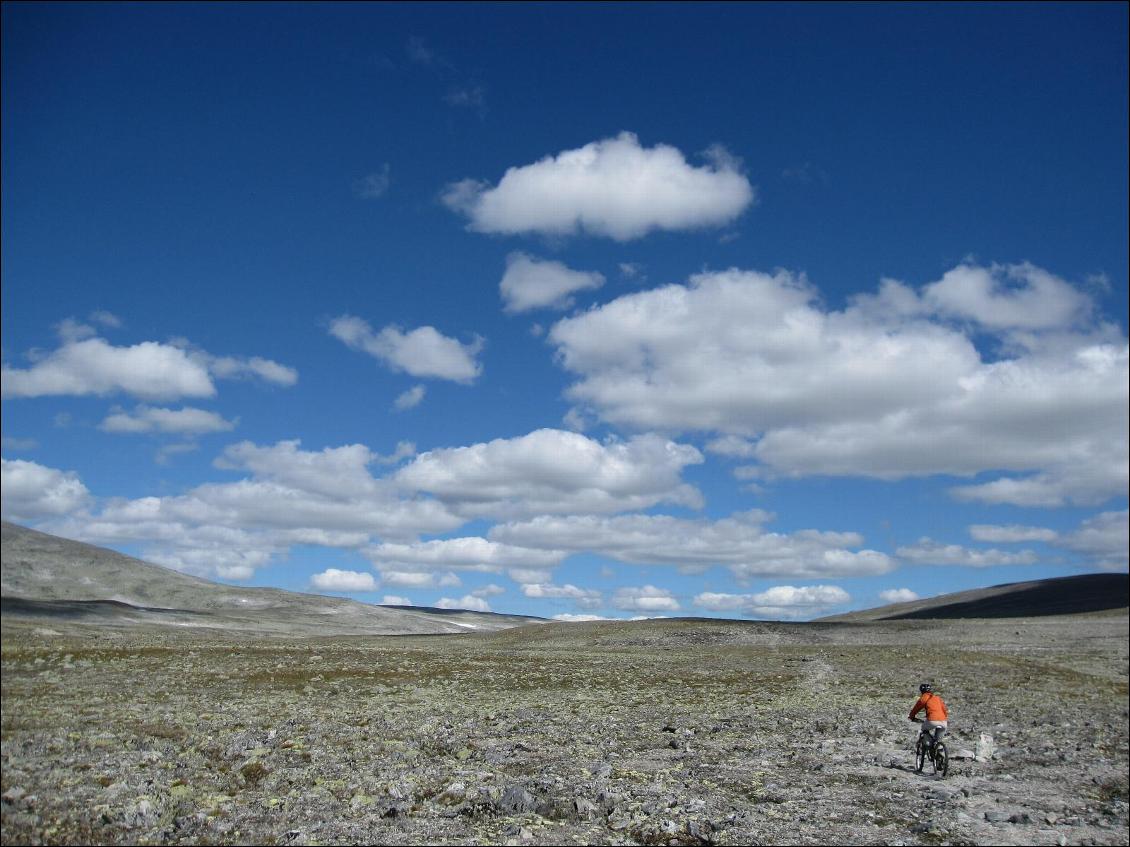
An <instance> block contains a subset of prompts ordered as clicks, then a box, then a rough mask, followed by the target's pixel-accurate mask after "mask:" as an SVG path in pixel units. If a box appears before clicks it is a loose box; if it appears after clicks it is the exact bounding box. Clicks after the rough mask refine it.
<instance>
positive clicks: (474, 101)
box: [443, 82, 486, 113]
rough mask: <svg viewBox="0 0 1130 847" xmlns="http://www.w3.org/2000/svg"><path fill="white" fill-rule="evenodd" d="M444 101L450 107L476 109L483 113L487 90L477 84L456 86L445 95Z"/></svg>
mask: <svg viewBox="0 0 1130 847" xmlns="http://www.w3.org/2000/svg"><path fill="white" fill-rule="evenodd" d="M443 100H444V102H445V103H447V104H448V105H449V106H457V107H459V108H463V109H476V110H478V111H479V112H480V113H482V111H483V108H484V106H485V104H486V89H485V88H483V86H481V85H480V84H479V83H477V82H472V83H469V84H467V85H460V86H456V87H455V88H452V89H451V90H450V91H448V92H447V94H445V95H444V98H443Z"/></svg>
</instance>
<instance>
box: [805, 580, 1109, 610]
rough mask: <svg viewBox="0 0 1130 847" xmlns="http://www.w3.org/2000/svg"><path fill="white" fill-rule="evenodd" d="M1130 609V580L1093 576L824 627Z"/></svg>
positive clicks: (1009, 587)
mask: <svg viewBox="0 0 1130 847" xmlns="http://www.w3.org/2000/svg"><path fill="white" fill-rule="evenodd" d="M1127 606H1130V576H1128V575H1127V574H1124V573H1122V574H1118V573H1091V574H1082V575H1080V576H1061V577H1056V578H1053V579H1038V580H1032V581H1031V582H1010V583H1006V584H1004V585H994V586H992V587H991V588H976V589H973V590H971V591H959V592H957V593H955V594H943V595H941V596H939V597H928V598H925V599H922V600H912V601H910V602H909V603H892V604H891V605H889V606H880V607H878V608H875V609H864V610H863V611H859V612H848V613H847V614H843V615H832V616H830V617H826V618H820V620H821V621H893V620H908V619H914V618H1021V617H1039V616H1042V615H1072V614H1080V613H1083V612H1101V611H1105V610H1107V609H1122V608H1126V607H1127Z"/></svg>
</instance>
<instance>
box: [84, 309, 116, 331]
mask: <svg viewBox="0 0 1130 847" xmlns="http://www.w3.org/2000/svg"><path fill="white" fill-rule="evenodd" d="M88 320H90V321H91V322H92V323H96V324H98V325H99V326H104V327H106V328H108V329H121V327H122V319H121V318H119V317H118V316H117V315H115V314H114V313H113V312H107V311H106V310H105V309H99V310H98V311H96V312H91V313H90V315H89V316H88Z"/></svg>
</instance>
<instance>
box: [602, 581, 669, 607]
mask: <svg viewBox="0 0 1130 847" xmlns="http://www.w3.org/2000/svg"><path fill="white" fill-rule="evenodd" d="M612 605H613V606H615V607H616V608H617V609H621V610H623V611H625V612H649V613H650V612H677V611H679V608H680V607H679V601H678V600H676V599H675V597H674V595H672V594H671V592H670V591H668V590H667V589H666V588H657V587H656V586H654V585H644V586H640V587H638V588H637V587H634V586H626V587H624V588H618V589H616V594H615V596H613V598H612Z"/></svg>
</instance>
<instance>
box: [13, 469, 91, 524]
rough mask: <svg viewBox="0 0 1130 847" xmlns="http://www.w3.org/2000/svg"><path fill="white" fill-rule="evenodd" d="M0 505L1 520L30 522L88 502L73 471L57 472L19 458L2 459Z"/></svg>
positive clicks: (80, 506)
mask: <svg viewBox="0 0 1130 847" xmlns="http://www.w3.org/2000/svg"><path fill="white" fill-rule="evenodd" d="M0 468H2V469H3V472H2V474H0V480H2V484H0V491H2V493H3V496H0V504H2V509H0V511H2V513H3V516H4V519H5V520H12V521H34V520H37V519H41V518H46V517H53V516H56V515H66V514H69V513H71V512H73V511H75V510H76V509H79V508H82V507H83V506H85V505H86V504H87V503H88V502H89V501H90V499H91V498H90V492H89V491H88V490H87V488H86V486H85V485H83V483H82V480H81V479H79V476H78V474H76V473H75V472H74V471H61V470H57V469H55V468H49V467H45V466H44V465H41V464H38V463H37V462H28V461H24V460H23V459H2V460H0Z"/></svg>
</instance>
